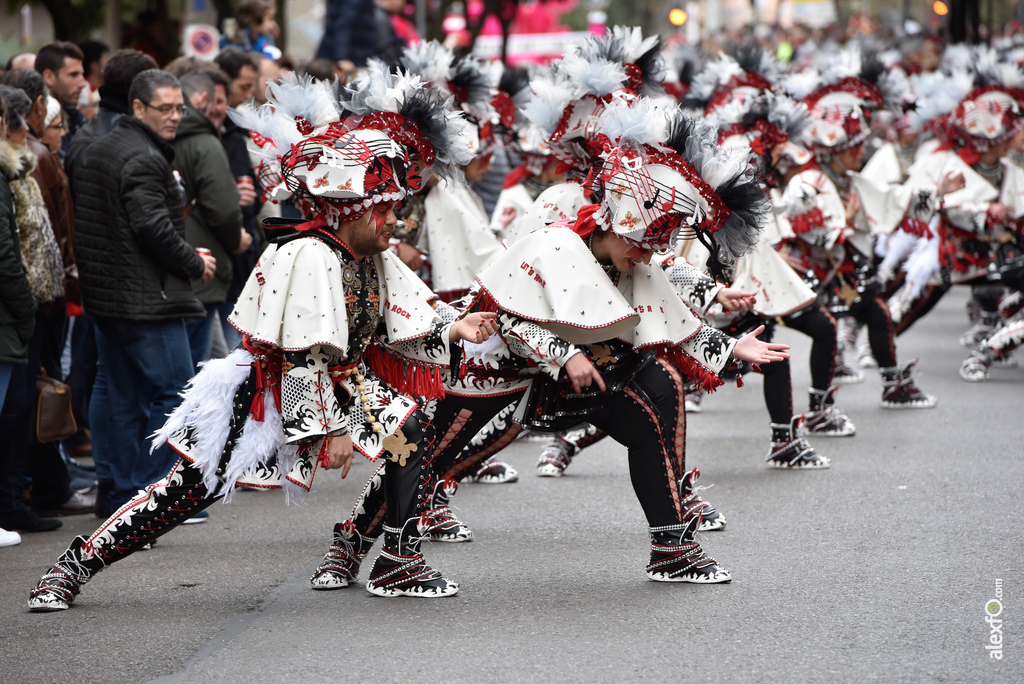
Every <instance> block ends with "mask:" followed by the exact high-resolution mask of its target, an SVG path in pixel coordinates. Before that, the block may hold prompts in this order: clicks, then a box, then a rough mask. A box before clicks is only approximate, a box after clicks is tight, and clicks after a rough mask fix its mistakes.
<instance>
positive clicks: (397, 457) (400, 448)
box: [383, 430, 419, 467]
mask: <svg viewBox="0 0 1024 684" xmlns="http://www.w3.org/2000/svg"><path fill="white" fill-rule="evenodd" d="M383 446H384V449H385V450H386V451H387V452H388V455H387V459H388V460H389V461H394V462H396V463H398V465H400V466H402V467H405V464H406V462H407V461H408V460H409V457H410V456H411V455H412V452H414V451H416V450H418V449H419V446H418V445H416V444H410V443H409V442H408V441H407V440H406V439H405V433H404V432H402V431H401V430H396V431H395V434H393V435H391V436H390V437H385V438H384V442H383Z"/></svg>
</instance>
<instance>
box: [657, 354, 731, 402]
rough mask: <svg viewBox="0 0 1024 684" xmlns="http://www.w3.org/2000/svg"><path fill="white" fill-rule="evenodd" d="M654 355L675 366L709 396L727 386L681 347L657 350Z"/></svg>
mask: <svg viewBox="0 0 1024 684" xmlns="http://www.w3.org/2000/svg"><path fill="white" fill-rule="evenodd" d="M654 353H655V355H656V356H657V357H658V358H659V359H664V360H665V361H668V362H669V363H671V364H672V365H673V366H675V367H676V368H677V369H678V370H679V372H681V373H682V374H683V375H685V376H686V377H687V379H689V380H690V382H692V383H693V384H694V385H695V386H696V387H697V389H699V390H702V391H704V392H707V393H708V394H710V393H712V392H714V391H715V390H716V389H718V388H719V387H721V386H722V385H724V384H725V381H723V380H722V378H720V377H718V375H717V374H715V373H712V372H711V371H709V370H708V369H707V368H705V367H704V366H702V365H700V364H699V363H697V361H695V360H694V359H693V358H692V357H690V356H689V355H688V354H686V352H684V351H683V350H682V349H680V348H679V347H665V346H662V347H659V348H658V349H656V350H655V352H654Z"/></svg>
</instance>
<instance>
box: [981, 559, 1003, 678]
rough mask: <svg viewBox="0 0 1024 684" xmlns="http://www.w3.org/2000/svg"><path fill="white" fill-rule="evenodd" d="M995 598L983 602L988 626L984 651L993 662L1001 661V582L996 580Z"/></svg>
mask: <svg viewBox="0 0 1024 684" xmlns="http://www.w3.org/2000/svg"><path fill="white" fill-rule="evenodd" d="M995 594H996V597H995V598H994V599H989V600H988V601H985V622H987V623H988V626H989V634H988V644H987V645H986V646H985V650H986V651H988V657H989V658H992V659H993V660H1002V659H1003V618H1002V617H1001V616H1002V614H1003V580H1001V579H997V580H996V591H995Z"/></svg>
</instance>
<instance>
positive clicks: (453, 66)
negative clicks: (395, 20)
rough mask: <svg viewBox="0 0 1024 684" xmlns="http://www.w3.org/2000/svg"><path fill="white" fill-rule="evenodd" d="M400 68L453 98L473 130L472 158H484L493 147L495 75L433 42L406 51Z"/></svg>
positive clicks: (478, 63)
mask: <svg viewBox="0 0 1024 684" xmlns="http://www.w3.org/2000/svg"><path fill="white" fill-rule="evenodd" d="M401 62H402V66H404V67H405V68H406V69H408V70H409V72H410V73H411V74H414V75H417V76H419V77H420V78H422V79H423V80H424V81H425V82H426V83H428V84H430V85H433V86H436V87H438V88H440V89H442V91H444V92H445V93H447V94H449V95H451V96H452V98H454V102H455V107H456V108H458V109H461V110H462V111H463V113H464V114H465V116H466V117H467V118H468V119H469V122H470V123H471V124H472V127H471V129H470V131H469V134H470V137H469V149H470V151H471V152H472V153H473V156H477V155H481V154H485V153H486V152H487V151H488V150H489V149H491V148H492V147H493V145H494V143H495V142H496V141H495V138H494V122H493V119H494V118H495V116H496V115H495V112H494V107H493V106H492V105H491V99H492V97H493V96H494V91H495V88H496V86H497V78H498V74H497V73H496V72H495V71H494V70H493V69H490V68H488V67H487V66H486V65H484V64H483V63H482V62H481V61H480V60H478V59H477V58H476V57H473V56H471V55H466V56H463V57H456V56H455V54H454V53H453V52H452V51H451V50H450V49H448V48H446V47H445V46H443V45H441V44H440V43H438V42H437V41H436V40H432V41H429V42H425V43H423V42H421V43H417V44H416V45H412V46H410V47H407V48H406V49H405V51H404V53H403V54H402V59H401Z"/></svg>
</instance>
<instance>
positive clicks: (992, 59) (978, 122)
mask: <svg viewBox="0 0 1024 684" xmlns="http://www.w3.org/2000/svg"><path fill="white" fill-rule="evenodd" d="M974 65H975V68H976V76H975V83H976V85H977V87H975V88H974V89H973V90H971V92H969V93H967V95H966V97H964V98H963V99H962V100H961V101H960V102H959V103H958V104H957V106H956V109H954V110H953V113H952V114H950V116H949V124H948V126H947V132H948V134H949V136H950V137H951V139H955V140H956V141H957V142H958V143H959V144H960V147H961V149H960V156H961V157H963V158H964V161H966V162H967V163H968V164H972V163H974V162H976V161H977V158H978V155H979V153H981V152H985V151H987V150H988V149H989V148H990V147H991V146H992V145H998V144H1000V143H1002V142H1005V141H1006V140H1009V139H1010V138H1012V137H1013V136H1014V134H1016V132H1017V130H1018V129H1019V128H1020V126H1021V103H1022V102H1024V71H1022V70H1021V68H1020V67H1019V66H1017V65H1016V64H1012V63H1009V62H1003V61H1000V59H999V56H998V54H997V53H996V51H995V50H993V49H991V48H988V47H985V46H979V47H977V48H975V60H974Z"/></svg>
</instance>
